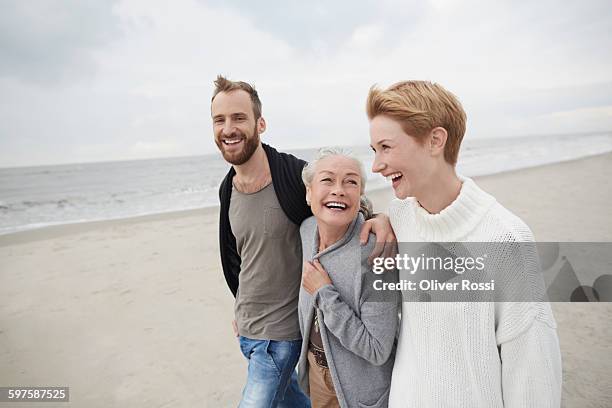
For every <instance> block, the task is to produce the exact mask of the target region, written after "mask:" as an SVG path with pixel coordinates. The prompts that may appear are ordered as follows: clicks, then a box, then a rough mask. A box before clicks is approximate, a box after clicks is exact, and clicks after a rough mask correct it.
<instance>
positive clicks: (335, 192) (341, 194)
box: [331, 181, 344, 197]
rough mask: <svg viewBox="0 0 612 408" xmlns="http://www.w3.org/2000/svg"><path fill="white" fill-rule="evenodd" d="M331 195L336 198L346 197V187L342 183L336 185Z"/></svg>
mask: <svg viewBox="0 0 612 408" xmlns="http://www.w3.org/2000/svg"><path fill="white" fill-rule="evenodd" d="M331 193H332V195H335V196H339V197H344V186H343V185H342V181H340V182H338V183H336V184H334V188H333V190H332V192H331Z"/></svg>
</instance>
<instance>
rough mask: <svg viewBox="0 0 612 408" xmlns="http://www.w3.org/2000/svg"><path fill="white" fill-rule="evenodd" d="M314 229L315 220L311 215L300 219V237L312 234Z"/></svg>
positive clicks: (315, 225)
mask: <svg viewBox="0 0 612 408" xmlns="http://www.w3.org/2000/svg"><path fill="white" fill-rule="evenodd" d="M316 229H317V220H316V218H315V217H314V215H313V216H310V217H308V218H306V219H305V220H304V221H302V224H301V225H300V235H301V236H302V237H306V236H309V235H312V234H314V232H315V231H316Z"/></svg>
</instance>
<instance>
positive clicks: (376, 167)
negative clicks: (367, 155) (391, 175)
mask: <svg viewBox="0 0 612 408" xmlns="http://www.w3.org/2000/svg"><path fill="white" fill-rule="evenodd" d="M385 167H387V165H386V164H385V163H382V162H381V161H380V160H379V159H378V157H375V158H374V163H372V173H380V172H381V171H383V170H384V169H385Z"/></svg>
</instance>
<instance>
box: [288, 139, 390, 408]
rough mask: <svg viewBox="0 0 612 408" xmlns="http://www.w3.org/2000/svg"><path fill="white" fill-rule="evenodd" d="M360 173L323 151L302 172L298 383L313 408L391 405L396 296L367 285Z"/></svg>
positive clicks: (345, 158) (335, 152)
mask: <svg viewBox="0 0 612 408" xmlns="http://www.w3.org/2000/svg"><path fill="white" fill-rule="evenodd" d="M364 173H365V172H364V169H363V165H362V164H361V162H360V161H359V160H357V159H356V158H354V157H352V156H351V155H350V154H349V153H348V152H345V151H342V150H340V149H324V150H321V151H320V152H319V156H318V157H317V158H316V159H315V160H314V161H312V162H311V163H310V164H308V165H307V166H306V167H305V168H304V170H303V172H302V179H303V180H304V184H305V185H306V201H307V202H308V204H309V205H310V207H311V209H312V213H313V214H314V216H313V217H310V218H308V219H307V220H305V221H304V222H303V223H302V225H301V227H300V234H301V237H302V250H303V257H304V270H303V275H302V288H301V290H300V296H299V321H300V329H301V332H302V337H303V342H302V352H301V356H300V361H299V363H298V377H299V383H300V386H301V387H302V389H303V390H304V392H306V393H307V394H309V395H310V398H311V402H312V406H313V408H323V407H325V408H327V407H338V406H339V407H386V406H387V404H388V398H389V387H390V385H391V373H392V371H393V361H394V354H395V334H396V330H397V326H398V306H399V297H398V296H397V295H396V294H386V295H384V296H383V297H382V298H381V293H376V291H374V290H373V288H372V285H371V284H369V283H368V279H369V278H371V276H372V275H371V274H372V268H371V266H370V265H369V264H368V261H367V254H369V253H370V252H371V250H372V247H373V246H374V244H375V242H374V241H375V240H374V236H373V235H370V237H369V239H368V241H367V243H366V244H365V245H361V244H360V240H359V231H360V230H361V226H362V225H363V222H364V215H363V214H362V213H361V212H360V211H359V210H360V208H361V207H365V206H364V203H367V199H365V197H364V196H363V192H364V188H365V181H366V178H365V174H364ZM387 273H390V272H387ZM389 276H391V279H394V278H393V277H392V276H393V275H388V276H387V278H389ZM370 280H371V279H370ZM389 297H391V298H389Z"/></svg>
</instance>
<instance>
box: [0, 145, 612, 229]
mask: <svg viewBox="0 0 612 408" xmlns="http://www.w3.org/2000/svg"><path fill="white" fill-rule="evenodd" d="M351 150H352V151H353V152H354V153H355V154H356V155H357V156H359V157H360V158H361V160H362V161H363V162H364V164H365V166H366V169H368V171H369V169H370V168H371V165H372V160H373V158H374V156H373V153H372V151H371V150H370V148H369V147H368V146H354V147H351ZM287 151H288V152H290V153H292V154H294V155H296V156H298V157H300V158H303V159H305V160H310V159H312V158H313V157H314V155H315V154H316V151H317V149H303V150H287ZM610 151H612V133H598V134H592V133H591V134H578V135H550V136H530V137H520V138H516V137H515V138H506V139H477V140H470V139H467V140H466V141H465V142H464V143H463V146H462V148H461V153H460V157H459V164H458V167H457V168H458V172H459V173H461V174H463V175H466V176H470V177H473V176H479V175H486V174H494V173H499V172H502V171H507V170H514V169H520V168H526V167H533V166H537V165H542V164H548V163H555V162H560V161H566V160H572V159H576V158H580V157H586V156H591V155H595V154H601V153H605V152H610ZM228 169H229V166H228V164H227V163H225V162H224V161H223V159H222V157H221V155H220V154H211V155H205V156H193V157H181V158H162V159H150V160H133V161H118V162H104V163H88V164H66V165H56V166H37V167H19V168H4V169H0V234H7V233H11V232H15V231H20V230H26V229H33V228H39V227H44V226H48V225H58V224H67V223H77V222H85V221H95V220H108V219H117V218H127V217H133V216H138V215H145V214H156V213H165V212H172V211H179V210H187V209H196V208H203V207H210V206H215V205H218V186H219V183H220V182H221V180H222V178H223V176H224V175H225V173H226V172H227V170H228ZM387 185H389V184H388V183H387V182H386V181H385V180H384V178H383V177H382V176H380V175H376V174H370V175H369V177H368V182H367V189H366V190H367V191H371V190H373V189H378V188H382V187H385V186H387Z"/></svg>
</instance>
